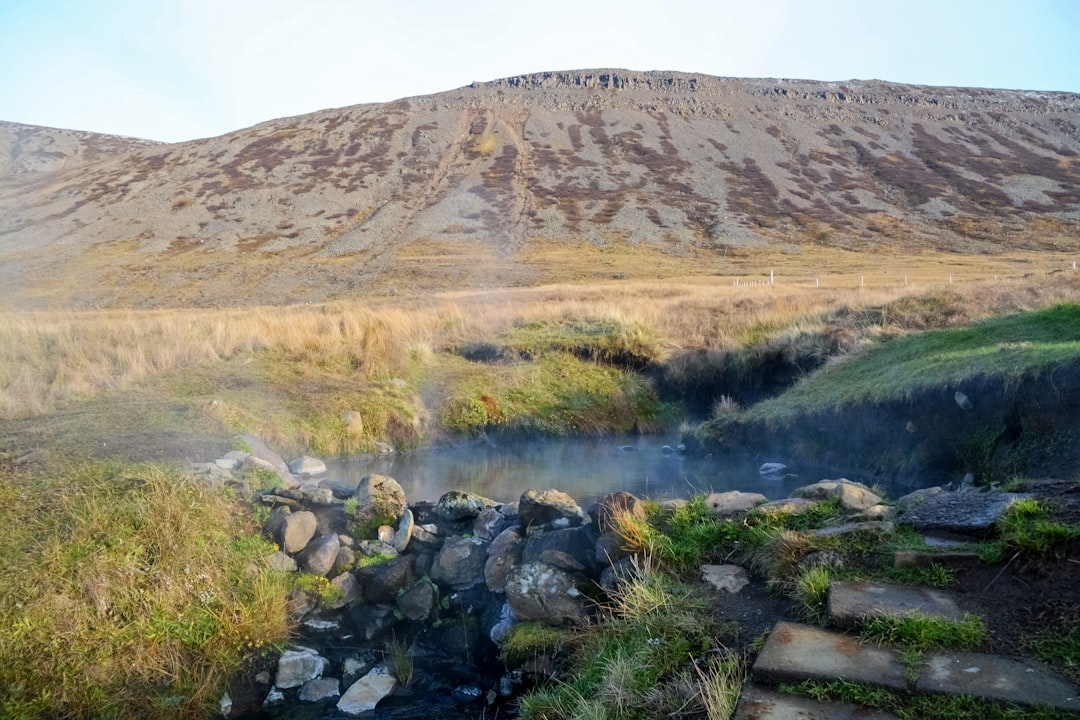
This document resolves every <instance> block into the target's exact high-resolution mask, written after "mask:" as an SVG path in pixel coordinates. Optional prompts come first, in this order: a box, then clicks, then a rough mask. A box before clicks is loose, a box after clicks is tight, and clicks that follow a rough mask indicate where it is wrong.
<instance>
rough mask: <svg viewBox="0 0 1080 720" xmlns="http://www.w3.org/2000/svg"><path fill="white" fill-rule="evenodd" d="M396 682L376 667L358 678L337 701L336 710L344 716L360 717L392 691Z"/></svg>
mask: <svg viewBox="0 0 1080 720" xmlns="http://www.w3.org/2000/svg"><path fill="white" fill-rule="evenodd" d="M396 685H397V680H395V679H394V678H393V676H392V675H391V674H390V672H389V671H388V670H387V669H386V668H385V667H377V668H375V669H373V670H372V671H371V672H369V673H368V674H367V675H365V676H364V677H362V678H360V679H359V680H357V681H356V682H354V683H353V684H352V685H350V686H349V689H348V690H346V691H345V694H344V695H342V696H341V699H340V700H338V704H337V708H338V710H340V711H341V712H343V713H345V714H346V715H360V714H362V713H366V712H368V711H369V710H374V709H375V706H376V705H378V704H379V702H380V701H381V700H382V699H383V698H385V697H386V696H387V695H389V694H390V693H392V692H393V691H394V687H395V686H396Z"/></svg>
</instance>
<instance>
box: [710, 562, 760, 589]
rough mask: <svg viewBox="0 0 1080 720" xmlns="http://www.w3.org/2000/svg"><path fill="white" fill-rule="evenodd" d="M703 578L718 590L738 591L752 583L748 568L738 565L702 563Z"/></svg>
mask: <svg viewBox="0 0 1080 720" xmlns="http://www.w3.org/2000/svg"><path fill="white" fill-rule="evenodd" d="M701 579H702V580H704V581H705V582H707V583H709V584H710V585H712V586H713V587H714V588H716V589H717V590H726V591H728V592H729V593H732V594H734V593H737V592H739V591H740V590H742V589H743V588H744V587H746V586H747V585H749V584H750V578H749V577H748V576H747V575H746V570H744V569H743V568H741V567H739V566H738V565H702V566H701Z"/></svg>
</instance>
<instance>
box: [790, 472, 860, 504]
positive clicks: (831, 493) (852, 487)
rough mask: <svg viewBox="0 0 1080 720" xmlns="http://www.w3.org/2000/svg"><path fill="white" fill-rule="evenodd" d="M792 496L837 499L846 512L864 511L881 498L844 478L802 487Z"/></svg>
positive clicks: (808, 498)
mask: <svg viewBox="0 0 1080 720" xmlns="http://www.w3.org/2000/svg"><path fill="white" fill-rule="evenodd" d="M792 495H793V496H794V497H799V498H805V499H807V500H831V499H832V498H839V499H840V503H841V504H842V505H843V506H844V507H845V508H847V509H848V510H866V509H867V508H871V507H873V506H874V505H877V504H879V503H880V502H881V496H880V495H877V494H875V493H874V492H873V491H872V490H870V488H868V487H866V486H865V485H863V484H862V483H857V482H852V481H851V480H847V479H845V478H841V479H839V480H822V481H821V482H816V483H814V484H813V485H804V486H803V487H801V488H797V489H796V490H795V491H794V492H793V493H792Z"/></svg>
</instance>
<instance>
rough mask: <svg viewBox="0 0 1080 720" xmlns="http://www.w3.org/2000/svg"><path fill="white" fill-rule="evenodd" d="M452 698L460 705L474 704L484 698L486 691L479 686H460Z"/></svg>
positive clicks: (454, 691) (451, 694)
mask: <svg viewBox="0 0 1080 720" xmlns="http://www.w3.org/2000/svg"><path fill="white" fill-rule="evenodd" d="M450 696H451V697H452V698H454V700H455V701H457V702H459V703H466V704H467V703H474V702H479V701H480V699H481V698H482V697H484V690H483V688H481V687H480V686H479V685H458V686H457V687H456V688H454V689H453V690H452V691H451V693H450Z"/></svg>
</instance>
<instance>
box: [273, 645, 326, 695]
mask: <svg viewBox="0 0 1080 720" xmlns="http://www.w3.org/2000/svg"><path fill="white" fill-rule="evenodd" d="M328 665H329V663H328V662H327V660H326V658H324V657H323V656H322V655H319V653H317V652H315V651H314V650H312V649H311V648H306V647H297V648H295V649H292V650H286V651H285V652H284V653H282V655H281V657H280V658H278V663H277V673H275V675H274V685H276V686H277V687H278V688H280V689H283V690H287V689H288V688H294V687H300V686H301V685H303V684H304V683H306V682H308V681H309V680H314V679H315V678H317V677H322V674H323V672H325V671H326V668H327V666H328Z"/></svg>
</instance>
